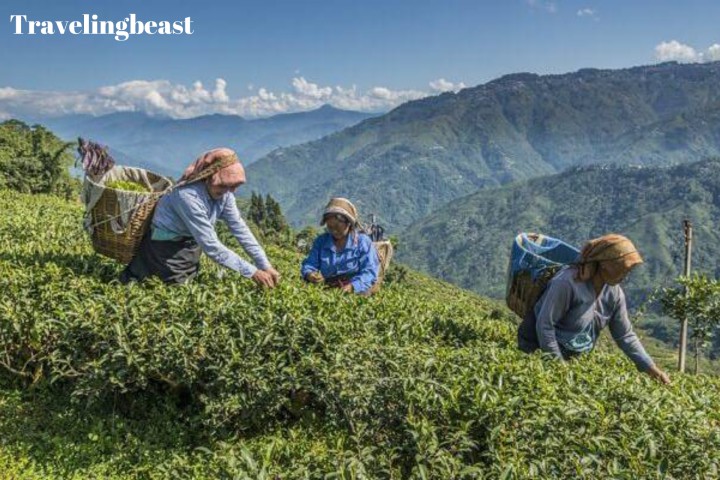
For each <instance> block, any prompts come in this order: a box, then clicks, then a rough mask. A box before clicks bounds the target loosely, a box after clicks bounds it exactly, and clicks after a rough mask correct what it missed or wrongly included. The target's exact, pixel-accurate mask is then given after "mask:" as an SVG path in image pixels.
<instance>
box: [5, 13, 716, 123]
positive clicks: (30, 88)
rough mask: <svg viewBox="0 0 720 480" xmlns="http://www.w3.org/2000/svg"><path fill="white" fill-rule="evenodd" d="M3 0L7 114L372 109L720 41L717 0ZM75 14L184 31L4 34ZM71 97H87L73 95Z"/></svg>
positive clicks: (688, 55)
mask: <svg viewBox="0 0 720 480" xmlns="http://www.w3.org/2000/svg"><path fill="white" fill-rule="evenodd" d="M0 11H2V13H3V15H2V17H3V19H2V22H0V42H2V47H0V65H2V66H3V67H2V69H0V114H2V113H3V112H4V113H5V116H7V115H9V114H12V113H14V112H17V111H22V110H25V111H32V110H41V111H42V112H44V113H46V114H52V113H53V112H55V113H61V111H62V112H64V113H70V112H71V111H80V112H84V113H96V114H99V113H107V112H108V111H113V110H145V111H148V112H149V113H153V114H169V115H171V116H177V117H183V116H185V117H187V116H193V115H195V114H202V113H212V112H213V111H217V112H221V113H239V114H244V115H246V116H255V115H261V116H262V115H267V114H272V113H278V112H282V111H296V110H303V109H307V108H312V107H314V106H317V105H319V104H322V103H333V104H336V105H337V106H340V107H343V108H356V109H364V110H384V109H388V108H391V107H392V106H394V105H396V104H398V103H401V102H403V101H406V100H408V99H412V98H418V97H419V96H422V95H427V94H433V93H437V92H439V91H442V90H448V89H449V90H456V89H457V88H461V87H463V86H474V85H477V84H480V83H484V82H487V81H489V80H491V79H493V78H496V77H498V76H501V75H503V74H506V73H513V72H520V71H530V72H535V73H562V72H569V71H574V70H577V69H579V68H584V67H595V68H623V67H630V66H635V65H643V64H650V63H656V62H658V61H659V60H668V59H678V60H682V61H707V60H708V59H714V58H720V47H718V49H717V50H714V49H711V50H710V51H708V48H710V47H711V46H712V45H715V44H717V43H720V26H718V25H720V22H718V20H719V19H720V2H717V1H708V0H703V1H700V0H689V1H685V2H678V1H668V0H657V1H653V2H649V1H647V2H639V1H635V2H633V1H627V0H626V1H616V0H588V1H579V0H504V1H481V0H475V1H453V0H445V1H435V0H414V1H392V0H384V1H376V0H354V1H346V0H335V1H327V0H295V1H290V0H287V1H279V0H265V1H263V2H260V1H244V0H238V1H212V0H206V1H202V2H201V1H193V2H190V1H185V0H175V1H164V0H163V1H161V0H154V1H153V0H148V1H142V2H141V1H112V2H110V1H102V2H101V1H73V0H63V1H57V0H56V1H39V0H23V1H20V0H3V2H2V5H0ZM83 13H89V14H97V15H98V17H99V18H100V19H103V20H113V21H117V20H122V19H123V18H124V17H126V16H128V14H130V13H135V14H137V16H138V18H139V19H140V20H144V21H147V20H170V21H173V20H182V19H184V18H185V17H191V18H192V21H193V22H192V28H193V31H194V33H193V34H192V35H171V36H160V35H155V36H147V35H140V36H133V37H130V38H129V39H128V40H127V41H125V42H118V41H116V40H114V39H113V37H112V36H90V35H69V34H66V35H58V34H55V35H52V36H50V35H45V36H43V35H34V36H33V35H28V34H25V35H15V34H14V24H13V23H11V22H10V15H12V14H23V15H27V17H28V18H29V19H34V20H71V21H72V20H80V19H82V14H83ZM671 41H676V42H677V43H672V44H671V43H669V42H671ZM663 44H664V47H659V46H661V45H663ZM658 48H661V51H660V53H658V52H659V51H658V50H657V49H658ZM218 79H220V80H218ZM441 79H442V80H441ZM196 82H201V83H202V85H201V86H198V84H197V83H196ZM337 87H340V89H338V88H337ZM103 88H104V89H103ZM101 89H102V90H101ZM261 89H263V90H262V92H261ZM40 97H42V98H43V99H44V100H43V102H44V103H42V102H40V100H38V98H40ZM77 103H85V104H86V105H85V107H83V108H85V110H82V109H80V110H77V109H75V110H73V108H74V107H73V104H77ZM53 109H54V110H53Z"/></svg>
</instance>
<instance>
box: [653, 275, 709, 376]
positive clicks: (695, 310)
mask: <svg viewBox="0 0 720 480" xmlns="http://www.w3.org/2000/svg"><path fill="white" fill-rule="evenodd" d="M678 283H679V284H680V285H679V286H678V287H677V288H665V289H662V290H661V291H660V303H661V305H662V308H663V312H664V313H665V314H667V315H670V316H672V317H673V318H675V319H677V320H678V321H680V320H682V319H684V318H687V319H688V324H689V326H690V327H691V329H692V333H691V338H693V339H694V340H695V373H698V364H699V357H700V350H701V348H702V347H703V346H704V345H705V344H706V342H708V341H709V340H710V339H711V337H712V335H713V334H714V332H715V330H716V328H717V327H718V326H719V325H720V282H718V280H716V279H709V278H708V277H707V276H706V275H704V274H703V275H698V274H696V275H693V276H691V277H680V278H679V279H678Z"/></svg>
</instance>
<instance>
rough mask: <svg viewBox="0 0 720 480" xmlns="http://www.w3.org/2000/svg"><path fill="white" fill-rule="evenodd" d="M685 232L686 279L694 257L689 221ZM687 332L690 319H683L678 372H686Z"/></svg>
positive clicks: (684, 226)
mask: <svg viewBox="0 0 720 480" xmlns="http://www.w3.org/2000/svg"><path fill="white" fill-rule="evenodd" d="M683 228H684V230H685V271H684V275H685V276H686V277H689V276H690V257H691V255H692V224H691V223H690V221H689V220H685V221H684V222H683ZM687 330H688V319H687V318H683V319H682V322H681V324H680V354H679V358H678V370H679V371H680V372H681V373H684V372H685V358H686V357H687Z"/></svg>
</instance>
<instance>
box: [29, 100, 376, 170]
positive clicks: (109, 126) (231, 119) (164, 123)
mask: <svg viewBox="0 0 720 480" xmlns="http://www.w3.org/2000/svg"><path fill="white" fill-rule="evenodd" d="M373 115H374V114H369V113H362V112H354V111H347V110H339V109H337V108H334V107H332V106H330V105H325V106H323V107H321V108H318V109H316V110H312V111H308V112H300V113H290V114H281V115H275V116H273V117H268V118H261V119H253V120H248V119H244V118H242V117H240V116H237V115H220V114H215V115H204V116H200V117H195V118H190V119H182V120H178V119H172V118H168V117H152V116H149V115H146V114H144V113H137V112H125V113H113V114H109V115H103V116H99V117H95V116H91V115H68V116H63V117H54V118H41V119H32V121H33V122H38V123H42V124H43V125H45V126H47V127H48V128H50V129H51V130H53V131H54V132H55V133H56V134H58V135H59V136H60V137H62V138H65V139H67V140H71V141H74V140H75V139H76V138H77V137H78V136H82V137H84V138H90V139H92V140H94V141H98V142H100V143H103V144H106V145H109V146H110V151H111V153H112V154H113V155H114V156H115V157H116V160H117V161H118V163H121V164H124V165H133V166H140V167H143V168H148V169H151V170H154V171H157V172H158V173H162V174H166V175H171V176H177V175H178V174H179V173H181V172H182V170H183V168H184V167H185V166H187V164H188V163H190V162H191V161H192V160H194V159H195V158H196V157H197V156H198V155H199V154H200V153H202V152H204V151H206V150H209V149H211V148H215V147H218V146H227V147H230V148H233V149H235V151H237V152H238V155H239V157H240V159H241V160H242V161H243V162H244V163H245V164H246V165H247V164H250V163H252V162H254V161H255V160H257V159H258V158H259V157H261V156H263V155H265V154H267V153H268V152H271V151H272V150H274V149H277V148H279V147H284V146H288V145H294V144H299V143H304V142H307V141H310V140H314V139H318V138H321V137H323V136H325V135H327V134H330V133H332V132H335V131H338V130H342V129H343V128H345V127H348V126H351V125H353V124H356V123H358V122H360V121H362V120H365V119H367V118H370V117H372V116H373Z"/></svg>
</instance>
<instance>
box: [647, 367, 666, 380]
mask: <svg viewBox="0 0 720 480" xmlns="http://www.w3.org/2000/svg"><path fill="white" fill-rule="evenodd" d="M647 374H648V375H650V376H651V377H652V378H654V379H655V380H657V381H659V382H662V383H663V384H664V385H670V377H669V376H668V374H667V373H665V372H663V371H662V370H660V369H659V368H658V367H657V366H656V365H653V366H652V367H650V369H649V370H648V371H647Z"/></svg>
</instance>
